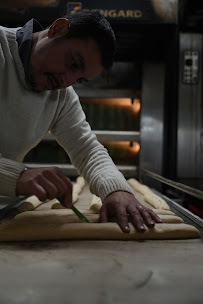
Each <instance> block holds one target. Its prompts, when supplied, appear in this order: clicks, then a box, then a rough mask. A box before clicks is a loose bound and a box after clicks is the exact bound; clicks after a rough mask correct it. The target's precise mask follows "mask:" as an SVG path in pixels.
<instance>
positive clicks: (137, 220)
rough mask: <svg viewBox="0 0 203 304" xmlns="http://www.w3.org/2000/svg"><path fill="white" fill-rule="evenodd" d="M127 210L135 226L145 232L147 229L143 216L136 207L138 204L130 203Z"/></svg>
mask: <svg viewBox="0 0 203 304" xmlns="http://www.w3.org/2000/svg"><path fill="white" fill-rule="evenodd" d="M127 211H128V213H129V215H130V218H131V221H132V224H133V226H134V227H135V228H136V229H137V230H138V231H140V232H144V231H145V230H146V229H145V226H144V221H143V218H142V216H141V214H140V211H139V210H138V208H136V206H133V205H130V206H128V208H127Z"/></svg>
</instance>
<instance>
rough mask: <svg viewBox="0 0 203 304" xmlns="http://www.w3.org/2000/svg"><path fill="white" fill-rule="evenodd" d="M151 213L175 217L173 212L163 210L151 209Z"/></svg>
mask: <svg viewBox="0 0 203 304" xmlns="http://www.w3.org/2000/svg"><path fill="white" fill-rule="evenodd" d="M152 211H154V213H156V214H168V215H175V213H174V212H172V211H171V210H165V209H153V208H152Z"/></svg>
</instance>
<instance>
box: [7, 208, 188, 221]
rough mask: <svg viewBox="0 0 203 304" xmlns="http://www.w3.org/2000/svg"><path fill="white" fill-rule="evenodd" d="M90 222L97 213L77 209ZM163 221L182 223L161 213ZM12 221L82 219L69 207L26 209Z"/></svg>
mask: <svg viewBox="0 0 203 304" xmlns="http://www.w3.org/2000/svg"><path fill="white" fill-rule="evenodd" d="M79 211H80V212H82V213H83V214H84V215H85V216H86V217H87V219H88V220H89V221H90V222H91V223H97V222H98V220H99V214H98V213H96V212H95V211H93V210H89V209H79ZM159 217H160V218H161V220H162V221H163V223H182V222H183V220H182V219H181V218H180V217H178V216H176V215H168V214H161V215H159ZM13 221H18V222H19V223H22V222H23V223H29V224H30V223H37V224H45V223H54V224H55V223H81V222H82V221H81V220H80V219H79V218H78V217H77V216H76V215H75V213H74V212H73V211H72V210H71V209H65V210H62V209H51V210H43V211H35V212H33V211H26V212H23V213H20V214H18V215H16V216H15V217H14V219H13ZM110 221H111V222H115V219H111V220H110Z"/></svg>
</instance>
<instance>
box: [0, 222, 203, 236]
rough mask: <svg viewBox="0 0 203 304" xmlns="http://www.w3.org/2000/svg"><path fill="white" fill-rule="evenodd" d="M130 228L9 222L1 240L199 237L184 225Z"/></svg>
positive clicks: (1, 228) (1, 230)
mask: <svg viewBox="0 0 203 304" xmlns="http://www.w3.org/2000/svg"><path fill="white" fill-rule="evenodd" d="M129 225H130V233H124V232H122V231H121V229H120V227H119V226H118V224H116V223H91V224H88V223H74V224H61V223H57V224H46V225H38V224H34V223H30V224H29V225H25V223H19V222H18V221H15V220H13V221H11V222H10V223H2V224H1V225H0V241H36V240H61V239H72V240H75V239H80V240H82V239H90V240H91V239H94V240H140V239H180V238H181V239H185V238H196V237H199V231H198V230H197V229H196V228H195V227H193V226H191V225H186V224H183V223H179V224H156V226H155V227H154V228H151V229H148V228H147V230H146V231H145V232H144V233H141V232H138V231H136V230H135V229H134V227H133V226H132V225H131V224H129Z"/></svg>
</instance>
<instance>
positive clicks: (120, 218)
mask: <svg viewBox="0 0 203 304" xmlns="http://www.w3.org/2000/svg"><path fill="white" fill-rule="evenodd" d="M116 218H117V223H118V225H119V226H120V228H121V230H122V231H123V232H130V227H129V225H128V216H127V212H126V208H125V207H124V206H119V208H117V209H116Z"/></svg>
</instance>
